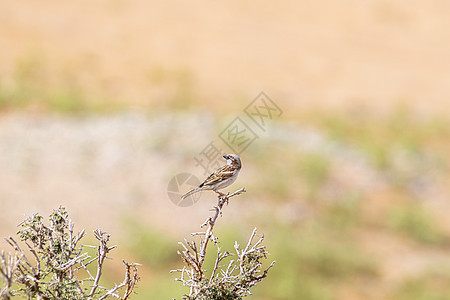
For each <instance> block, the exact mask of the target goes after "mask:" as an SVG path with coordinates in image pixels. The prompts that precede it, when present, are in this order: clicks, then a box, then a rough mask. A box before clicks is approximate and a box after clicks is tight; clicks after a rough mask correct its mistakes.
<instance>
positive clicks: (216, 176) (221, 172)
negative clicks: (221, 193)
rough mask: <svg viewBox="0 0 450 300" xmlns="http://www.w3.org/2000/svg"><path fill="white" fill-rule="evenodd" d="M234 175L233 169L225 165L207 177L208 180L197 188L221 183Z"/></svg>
mask: <svg viewBox="0 0 450 300" xmlns="http://www.w3.org/2000/svg"><path fill="white" fill-rule="evenodd" d="M234 173H235V168H233V167H232V166H229V165H225V166H223V167H222V168H220V169H217V170H216V171H215V172H214V173H212V174H211V175H209V176H208V178H206V179H205V181H203V183H202V184H200V186H199V187H203V186H205V185H214V184H216V183H218V182H222V181H224V180H226V179H228V178H230V177H232V176H233V175H234Z"/></svg>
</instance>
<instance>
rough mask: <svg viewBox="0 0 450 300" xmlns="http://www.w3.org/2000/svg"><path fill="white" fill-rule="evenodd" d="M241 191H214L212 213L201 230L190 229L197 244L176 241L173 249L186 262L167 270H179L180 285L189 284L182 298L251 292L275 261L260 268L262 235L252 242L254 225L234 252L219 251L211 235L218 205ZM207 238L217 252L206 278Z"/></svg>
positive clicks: (224, 296) (227, 296) (219, 211)
mask: <svg viewBox="0 0 450 300" xmlns="http://www.w3.org/2000/svg"><path fill="white" fill-rule="evenodd" d="M243 192H245V189H244V188H242V189H240V190H238V191H236V192H234V193H232V194H230V193H228V194H222V193H218V194H219V196H218V203H217V206H215V207H214V214H213V215H212V216H211V217H208V218H207V219H206V221H205V222H204V223H203V224H202V225H201V227H202V228H203V227H205V226H207V228H206V231H205V232H194V233H192V234H191V235H192V236H194V237H199V238H200V242H199V247H198V246H197V244H196V242H195V241H188V240H185V242H184V243H181V242H179V244H180V245H181V246H182V247H183V250H182V251H178V252H177V253H178V254H179V255H180V256H181V258H182V259H183V261H184V262H185V264H186V265H187V266H185V267H183V268H182V269H177V270H172V271H171V272H179V273H181V275H180V278H176V279H175V280H176V281H180V282H182V283H183V285H184V286H187V287H189V295H185V297H184V299H189V300H190V299H205V300H206V299H238V298H241V297H243V296H246V295H248V294H251V292H250V288H251V287H253V286H255V285H256V284H257V283H258V282H260V281H261V280H263V279H264V278H265V277H266V276H267V273H268V271H269V269H270V268H272V266H273V265H274V264H275V262H272V263H271V264H270V265H269V267H268V268H266V269H265V270H264V271H261V268H262V262H261V260H262V259H266V258H267V255H268V252H267V251H266V250H265V247H264V246H263V245H262V241H263V240H264V236H261V237H260V238H259V239H258V240H256V242H255V241H254V239H255V237H256V228H255V229H254V230H253V232H252V234H251V236H250V239H249V241H248V243H247V245H246V247H245V248H244V249H242V250H241V249H240V247H239V245H238V244H237V242H236V244H235V251H236V253H235V254H234V253H229V252H228V251H224V252H222V247H220V246H219V243H218V238H217V237H216V236H214V234H213V230H214V226H215V224H216V221H217V219H218V217H219V215H220V216H221V215H222V209H223V206H224V204H225V203H227V204H228V202H229V199H230V198H231V197H234V196H237V195H240V194H242V193H243ZM209 241H213V242H214V244H215V245H216V246H217V255H216V260H215V264H214V267H213V269H212V271H211V275H210V276H209V278H208V279H207V278H206V276H205V272H207V271H206V270H203V269H202V266H203V263H204V261H205V258H206V254H207V246H208V243H209ZM233 255H235V256H237V259H236V260H231V261H230V262H229V263H228V264H227V265H222V264H223V262H224V261H225V260H226V259H227V258H228V257H230V256H233Z"/></svg>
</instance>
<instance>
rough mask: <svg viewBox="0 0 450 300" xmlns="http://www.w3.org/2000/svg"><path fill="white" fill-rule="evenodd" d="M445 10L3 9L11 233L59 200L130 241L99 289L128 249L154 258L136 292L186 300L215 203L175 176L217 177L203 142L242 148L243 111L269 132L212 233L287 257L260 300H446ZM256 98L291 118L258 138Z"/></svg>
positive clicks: (180, 4)
mask: <svg viewBox="0 0 450 300" xmlns="http://www.w3.org/2000/svg"><path fill="white" fill-rule="evenodd" d="M449 11H450V2H448V1H431V2H430V1H428V2H427V1H417V0H410V1H406V0H395V1H385V0H369V1H356V0H344V1H322V0H318V1H310V2H307V1H278V2H277V3H276V4H274V2H271V1H258V2H251V1H236V0H230V1H221V2H210V1H195V2H192V1H191V2H186V1H173V0H168V1H143V0H128V1H125V0H98V1H87V0H79V1H56V0H41V1H34V0H22V1H6V0H0V49H1V51H0V170H1V171H0V204H1V217H0V236H1V237H5V236H9V235H13V234H14V233H15V232H16V231H17V224H19V223H20V222H21V221H22V220H23V219H24V217H25V216H26V215H31V214H33V213H35V212H38V213H40V214H42V215H44V216H48V215H49V214H50V212H51V211H52V210H53V209H56V208H58V207H59V206H64V207H66V208H67V210H68V212H69V214H70V216H71V218H72V219H73V221H74V222H75V229H78V230H81V229H82V228H84V229H86V231H87V232H89V233H91V232H92V230H94V229H95V228H98V227H101V228H102V229H103V230H104V231H107V232H109V233H111V234H112V241H113V243H117V244H118V245H119V247H118V249H116V250H114V251H115V252H113V253H112V257H113V258H114V260H113V261H111V262H110V263H109V267H108V269H107V272H106V273H107V274H106V278H105V281H106V282H105V283H104V285H107V284H108V283H112V282H119V281H121V280H122V274H123V270H122V265H121V259H122V258H124V259H126V260H127V261H136V262H140V263H142V264H143V267H141V268H140V271H141V278H142V281H141V283H140V285H139V288H138V289H137V292H138V294H137V295H136V296H135V297H134V299H171V298H177V299H180V298H181V295H183V294H184V293H187V292H188V291H187V290H186V289H185V288H183V287H182V285H181V284H180V283H177V282H174V277H175V276H174V274H169V270H170V269H175V268H179V267H181V266H182V262H181V260H180V258H179V257H177V255H176V250H177V249H178V248H179V246H178V244H177V242H178V241H181V240H183V239H184V238H185V237H187V236H188V235H189V233H190V232H195V231H199V230H200V227H199V226H200V224H202V223H203V222H204V220H205V219H206V217H207V216H209V215H210V214H211V212H210V211H209V209H211V207H212V206H213V204H214V202H215V195H214V194H213V193H211V192H204V193H202V195H201V198H200V199H199V201H198V202H196V203H195V204H194V205H191V206H188V207H181V206H178V205H175V204H174V203H173V202H172V201H171V200H170V199H169V196H168V183H169V182H170V180H171V179H172V178H173V177H174V176H175V175H177V174H179V173H183V172H189V173H192V174H194V175H195V176H196V177H198V178H199V179H200V180H202V179H203V178H205V174H204V173H205V170H204V169H203V168H202V167H201V166H200V165H199V164H198V163H197V162H196V160H195V158H196V157H198V156H199V155H200V154H201V153H202V151H203V150H204V149H205V147H207V146H208V145H209V144H210V143H211V142H213V143H214V145H215V146H216V147H217V148H218V149H220V150H222V151H224V152H233V151H232V150H231V149H230V145H229V144H227V143H225V142H224V141H223V139H221V138H220V135H221V133H222V132H223V131H224V130H225V129H226V128H227V126H229V124H232V122H233V120H234V119H235V118H236V117H239V118H241V120H243V121H244V122H245V123H246V124H247V125H248V126H249V127H251V128H252V129H253V130H254V133H255V134H256V135H257V136H258V137H257V138H256V139H255V140H254V141H253V142H252V144H250V145H249V146H248V147H247V148H246V149H245V150H244V151H242V153H241V159H242V161H243V169H242V172H241V173H240V177H239V179H238V181H237V182H236V183H235V184H234V185H233V186H231V187H229V188H227V190H230V191H232V190H235V189H238V188H240V187H243V186H245V187H246V189H247V193H245V194H243V195H241V196H239V197H236V198H233V199H232V201H231V202H230V205H229V206H228V207H226V208H225V210H224V213H223V217H222V218H220V220H219V222H218V224H217V226H216V235H217V236H219V237H220V241H221V244H222V245H223V247H224V248H225V249H229V250H232V249H233V248H232V245H233V244H234V241H235V240H237V241H238V242H239V243H241V244H242V243H244V242H245V241H246V239H247V238H248V236H249V235H250V233H251V232H252V230H253V228H254V227H258V231H259V232H260V233H264V234H265V243H266V245H267V247H268V250H269V252H270V253H271V255H270V257H269V260H276V261H277V264H276V266H275V268H273V269H272V270H271V271H270V273H269V276H268V278H266V279H265V281H264V282H263V283H262V284H260V285H259V286H258V287H256V288H255V290H254V296H251V297H250V298H249V299H267V300H269V299H271V300H272V299H308V300H328V299H330V300H333V299H336V300H352V299H363V298H364V299H368V300H370V299H392V300H403V299H408V300H411V299H413V300H414V299H420V300H431V299H432V300H441V299H450V254H449V253H450V218H448V211H449V210H450V201H449V200H450V199H449V196H450V180H449V178H450V177H449V174H450V170H449V157H450V119H449V114H450V105H449V104H450V102H449V100H450V99H449V94H450V19H449V18H448V12H449ZM262 91H264V92H265V94H266V95H267V96H268V97H270V99H271V100H272V101H273V103H275V104H276V105H277V106H278V108H279V109H280V110H281V111H282V114H281V115H276V116H274V117H273V118H271V119H270V120H269V119H267V120H266V121H267V122H266V127H265V128H264V130H262V129H261V128H258V127H257V126H255V123H252V120H251V119H249V118H248V116H247V115H246V113H245V111H244V110H245V108H246V107H247V106H248V105H250V103H252V101H253V100H254V99H255V98H256V97H257V96H258V95H259V94H260V92H262ZM221 163H222V162H221ZM88 239H91V240H93V235H92V234H89V238H88ZM0 245H1V246H2V248H3V249H4V248H6V246H5V244H4V243H2V244H0ZM210 251H211V253H210V255H211V254H214V252H215V250H214V249H213V248H211V249H210ZM209 263H211V262H209Z"/></svg>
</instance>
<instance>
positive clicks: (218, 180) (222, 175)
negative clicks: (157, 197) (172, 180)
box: [181, 154, 241, 199]
mask: <svg viewBox="0 0 450 300" xmlns="http://www.w3.org/2000/svg"><path fill="white" fill-rule="evenodd" d="M223 158H225V159H226V160H227V164H226V165H225V166H223V167H222V168H219V169H217V170H216V171H215V172H214V173H212V174H211V175H209V176H208V178H206V179H205V181H203V182H202V183H201V184H200V185H199V186H198V187H197V188H195V189H193V190H191V191H189V192H187V193H186V194H184V195H183V196H182V197H181V199H185V198H187V197H189V196H190V195H192V194H194V193H197V192H199V191H203V190H213V191H214V192H216V193H218V194H219V195H221V196H222V195H224V194H223V193H221V192H219V191H218V190H220V189H223V188H226V187H227V186H229V185H230V184H232V183H233V182H235V181H236V178H237V177H238V174H239V171H240V170H241V159H240V158H239V156H237V155H236V154H227V155H224V156H223Z"/></svg>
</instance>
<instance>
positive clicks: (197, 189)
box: [181, 187, 202, 199]
mask: <svg viewBox="0 0 450 300" xmlns="http://www.w3.org/2000/svg"><path fill="white" fill-rule="evenodd" d="M201 190H202V188H200V187H197V188H195V189H193V190H190V191H189V192H187V193H186V194H184V195H183V196H181V199H185V198H187V197H189V196H190V195H192V194H195V193H197V192H199V191H201Z"/></svg>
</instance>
